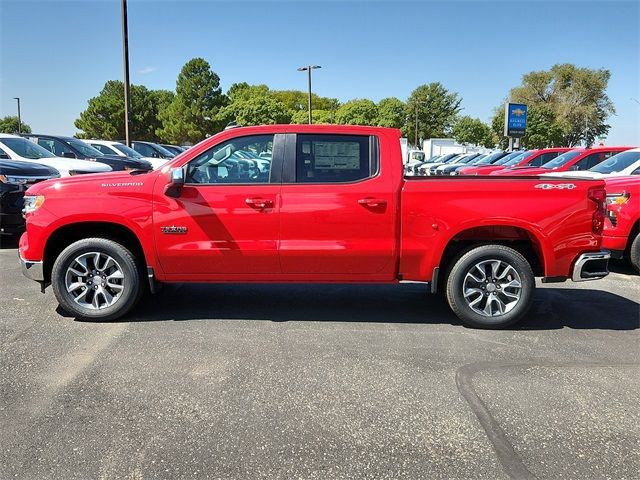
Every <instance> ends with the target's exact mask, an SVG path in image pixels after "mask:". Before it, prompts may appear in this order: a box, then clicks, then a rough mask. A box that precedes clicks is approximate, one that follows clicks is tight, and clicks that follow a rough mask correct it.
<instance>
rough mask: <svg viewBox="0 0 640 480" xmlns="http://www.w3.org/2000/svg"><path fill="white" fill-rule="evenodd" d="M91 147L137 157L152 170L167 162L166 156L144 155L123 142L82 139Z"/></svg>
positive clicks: (108, 153)
mask: <svg viewBox="0 0 640 480" xmlns="http://www.w3.org/2000/svg"><path fill="white" fill-rule="evenodd" d="M82 141H83V142H84V143H88V144H89V145H91V146H92V147H93V148H95V149H97V150H100V151H101V152H102V153H104V154H105V155H118V156H119V157H131V158H139V159H141V160H146V161H147V162H149V163H150V164H151V165H152V166H153V169H154V170H157V169H158V168H160V167H162V166H163V165H164V164H165V163H167V159H166V158H155V157H144V156H142V155H140V153H139V152H136V151H135V150H134V149H133V148H131V147H127V146H126V145H125V144H124V143H120V142H114V141H113V140H82Z"/></svg>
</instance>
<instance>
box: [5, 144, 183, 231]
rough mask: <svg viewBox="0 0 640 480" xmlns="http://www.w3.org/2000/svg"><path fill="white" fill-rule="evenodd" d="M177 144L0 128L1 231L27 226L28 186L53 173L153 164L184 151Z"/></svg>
mask: <svg viewBox="0 0 640 480" xmlns="http://www.w3.org/2000/svg"><path fill="white" fill-rule="evenodd" d="M185 150H186V148H185V147H181V146H177V145H160V144H157V143H154V142H142V141H133V142H131V147H128V146H127V145H125V144H124V142H116V141H108V140H79V139H77V138H73V137H65V136H60V135H40V134H31V133H29V134H22V135H11V134H4V133H2V134H0V234H15V233H20V232H21V231H22V230H23V229H24V219H23V218H22V206H23V196H24V192H25V191H26V190H27V189H28V188H29V187H30V186H31V185H33V184H35V183H37V182H41V181H43V180H48V179H51V178H58V177H66V176H71V175H82V174H87V173H103V172H108V171H112V170H116V171H117V170H152V169H156V168H159V167H161V166H162V165H163V164H164V163H165V162H167V161H168V160H170V159H172V158H173V157H175V156H176V155H179V154H180V153H182V152H183V151H185Z"/></svg>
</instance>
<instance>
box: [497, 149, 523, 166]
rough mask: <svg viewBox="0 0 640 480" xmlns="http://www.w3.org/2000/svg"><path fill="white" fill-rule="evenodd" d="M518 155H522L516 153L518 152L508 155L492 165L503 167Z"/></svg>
mask: <svg viewBox="0 0 640 480" xmlns="http://www.w3.org/2000/svg"><path fill="white" fill-rule="evenodd" d="M519 155H522V152H520V151H518V152H511V153H508V154H506V155H505V156H504V157H502V158H501V159H500V160H498V161H497V162H496V163H494V165H505V164H506V163H507V162H508V161H509V160H513V159H514V158H516V157H517V156H519Z"/></svg>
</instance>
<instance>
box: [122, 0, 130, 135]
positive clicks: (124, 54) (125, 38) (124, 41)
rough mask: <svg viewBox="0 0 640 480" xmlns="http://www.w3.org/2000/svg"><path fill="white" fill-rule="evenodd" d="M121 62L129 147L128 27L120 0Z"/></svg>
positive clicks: (124, 1) (125, 133)
mask: <svg viewBox="0 0 640 480" xmlns="http://www.w3.org/2000/svg"><path fill="white" fill-rule="evenodd" d="M122 61H123V64H124V141H125V143H126V145H127V147H130V146H131V139H130V138H129V107H130V100H129V27H128V25H127V0H122Z"/></svg>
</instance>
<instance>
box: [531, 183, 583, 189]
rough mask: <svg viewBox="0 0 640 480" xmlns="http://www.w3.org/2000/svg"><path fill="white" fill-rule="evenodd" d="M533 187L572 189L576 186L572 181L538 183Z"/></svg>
mask: <svg viewBox="0 0 640 480" xmlns="http://www.w3.org/2000/svg"><path fill="white" fill-rule="evenodd" d="M534 188H541V189H542V190H552V189H558V190H573V189H574V188H576V186H575V184H574V183H539V184H537V185H536V186H535V187H534Z"/></svg>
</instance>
